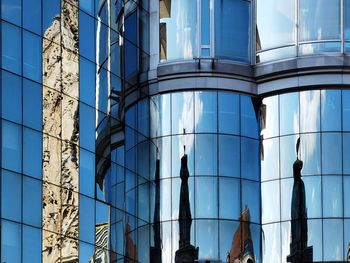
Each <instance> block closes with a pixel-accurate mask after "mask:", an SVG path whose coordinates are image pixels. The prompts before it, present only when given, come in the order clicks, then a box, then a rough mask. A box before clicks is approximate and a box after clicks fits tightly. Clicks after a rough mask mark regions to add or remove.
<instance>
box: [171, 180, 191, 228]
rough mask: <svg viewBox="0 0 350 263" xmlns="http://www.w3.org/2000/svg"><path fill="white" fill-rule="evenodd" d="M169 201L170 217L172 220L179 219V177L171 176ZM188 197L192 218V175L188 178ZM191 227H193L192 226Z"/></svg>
mask: <svg viewBox="0 0 350 263" xmlns="http://www.w3.org/2000/svg"><path fill="white" fill-rule="evenodd" d="M171 187H172V188H171V189H172V193H171V202H172V207H171V210H172V213H171V214H172V216H171V218H172V219H173V220H178V219H179V208H180V193H181V179H180V178H173V179H172V181H171ZM188 198H189V201H190V210H191V215H192V218H194V217H195V213H194V207H195V204H194V177H190V178H188ZM167 203H168V205H169V201H167ZM192 229H193V227H192Z"/></svg>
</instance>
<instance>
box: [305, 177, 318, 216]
mask: <svg viewBox="0 0 350 263" xmlns="http://www.w3.org/2000/svg"><path fill="white" fill-rule="evenodd" d="M302 180H303V181H304V185H305V197H306V208H307V217H308V218H320V217H322V202H321V201H322V197H321V176H305V177H302Z"/></svg>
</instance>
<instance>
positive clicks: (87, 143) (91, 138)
mask: <svg viewBox="0 0 350 263" xmlns="http://www.w3.org/2000/svg"><path fill="white" fill-rule="evenodd" d="M79 114H80V118H79V121H80V123H79V130H80V134H79V136H80V146H81V147H83V148H85V149H87V150H89V151H92V152H94V151H95V139H96V135H95V125H94V120H95V109H94V108H91V107H89V106H87V105H85V104H84V103H79Z"/></svg>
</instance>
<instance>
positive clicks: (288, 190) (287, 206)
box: [281, 178, 294, 221]
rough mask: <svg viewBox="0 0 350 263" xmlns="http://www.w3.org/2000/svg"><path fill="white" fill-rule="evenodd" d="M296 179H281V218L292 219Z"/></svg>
mask: <svg viewBox="0 0 350 263" xmlns="http://www.w3.org/2000/svg"><path fill="white" fill-rule="evenodd" d="M293 184H294V179H292V178H288V179H283V180H281V220H282V221H284V220H290V219H291V213H292V212H291V209H292V194H293Z"/></svg>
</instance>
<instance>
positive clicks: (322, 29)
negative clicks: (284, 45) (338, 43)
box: [299, 0, 340, 41]
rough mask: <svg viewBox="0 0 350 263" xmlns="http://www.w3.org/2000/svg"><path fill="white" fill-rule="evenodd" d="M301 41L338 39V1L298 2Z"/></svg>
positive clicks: (306, 0) (316, 0)
mask: <svg viewBox="0 0 350 263" xmlns="http://www.w3.org/2000/svg"><path fill="white" fill-rule="evenodd" d="M299 5H300V10H299V16H300V18H299V20H300V31H299V38H300V40H301V41H308V40H323V39H340V0H300V3H299Z"/></svg>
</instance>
